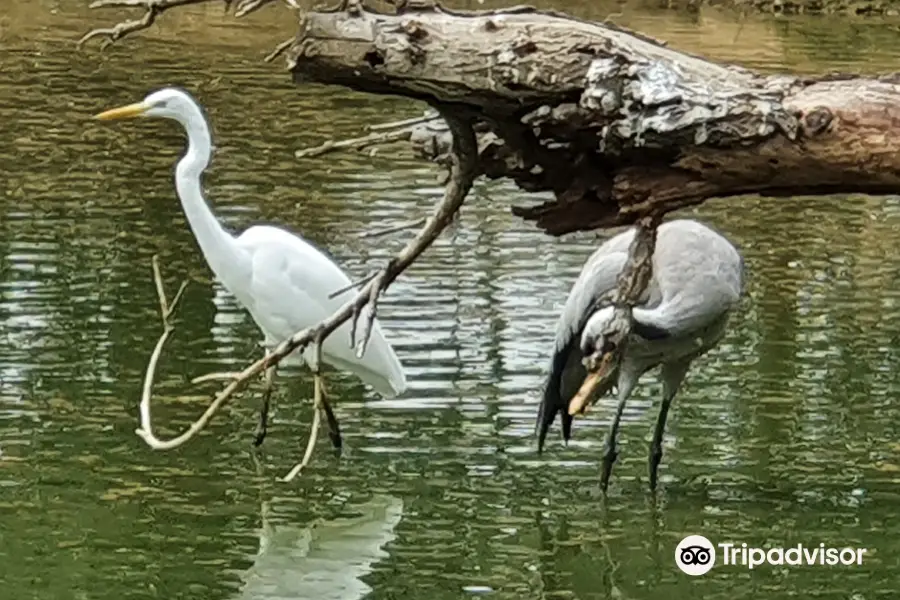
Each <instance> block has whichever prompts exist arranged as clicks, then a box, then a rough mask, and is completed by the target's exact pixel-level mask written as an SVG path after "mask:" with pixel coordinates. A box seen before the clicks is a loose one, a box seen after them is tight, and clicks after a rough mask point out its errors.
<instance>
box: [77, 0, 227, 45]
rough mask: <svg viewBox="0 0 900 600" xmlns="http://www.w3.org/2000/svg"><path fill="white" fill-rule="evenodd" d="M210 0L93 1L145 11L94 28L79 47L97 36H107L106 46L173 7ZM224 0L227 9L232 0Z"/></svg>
mask: <svg viewBox="0 0 900 600" xmlns="http://www.w3.org/2000/svg"><path fill="white" fill-rule="evenodd" d="M210 1H212V0H95V1H94V2H91V5H90V7H91V8H143V9H144V11H145V12H144V16H143V17H141V18H140V19H131V20H128V21H122V22H121V23H118V24H117V25H115V26H113V27H99V28H97V29H93V30H91V31H89V32H87V33H86V34H84V35H83V36H82V37H81V39H80V40H78V47H79V48H81V47H82V46H83V45H84V43H85V42H87V41H88V40H90V39H93V38H95V37H105V38H106V41H105V42H104V43H103V46H102V47H104V48H105V47H106V46H108V45H110V44H112V43H114V42H117V41H118V40H120V39H121V38H123V37H125V36H126V35H128V34H130V33H134V32H135V31H141V30H143V29H147V28H148V27H150V26H151V25H153V23H154V22H156V18H157V17H158V16H159V15H161V14H162V13H164V12H165V11H167V10H169V9H171V8H176V7H179V6H189V5H192V4H205V3H207V2H210ZM220 1H222V0H220ZM224 2H225V6H226V9H227V7H228V5H229V3H230V0H224Z"/></svg>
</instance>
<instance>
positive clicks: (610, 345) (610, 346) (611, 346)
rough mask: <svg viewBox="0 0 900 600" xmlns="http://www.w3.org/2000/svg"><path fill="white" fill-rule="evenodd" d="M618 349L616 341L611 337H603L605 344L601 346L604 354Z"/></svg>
mask: <svg viewBox="0 0 900 600" xmlns="http://www.w3.org/2000/svg"><path fill="white" fill-rule="evenodd" d="M615 349H616V343H615V342H614V341H612V340H611V339H609V338H603V344H601V346H600V352H601V353H602V354H608V353H610V352H613V351H614V350H615Z"/></svg>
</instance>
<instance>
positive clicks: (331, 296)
mask: <svg viewBox="0 0 900 600" xmlns="http://www.w3.org/2000/svg"><path fill="white" fill-rule="evenodd" d="M376 275H378V271H373V272H372V273H369V274H368V275H366V276H365V277H363V278H362V279H357V280H356V281H352V282H350V283H349V284H348V285H345V286H344V287H342V288H340V289H339V290H336V291H334V292H331V293H330V294H328V299H329V300H333V299H335V298H337V297H338V296H340V295H341V294H343V293H344V292H349V291H350V290H352V289H353V288H355V287H359V286H361V285H364V284H366V283H369V282H370V281H372V280H373V279H375V276H376Z"/></svg>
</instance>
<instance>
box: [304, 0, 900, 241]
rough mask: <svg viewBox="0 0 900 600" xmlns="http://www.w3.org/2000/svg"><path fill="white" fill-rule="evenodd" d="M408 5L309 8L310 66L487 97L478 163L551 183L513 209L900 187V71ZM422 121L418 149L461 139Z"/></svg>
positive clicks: (634, 205) (324, 79)
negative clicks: (702, 49) (733, 60)
mask: <svg viewBox="0 0 900 600" xmlns="http://www.w3.org/2000/svg"><path fill="white" fill-rule="evenodd" d="M397 13H398V14H383V13H380V12H377V11H375V10H373V9H371V8H363V7H361V6H360V5H359V4H357V3H350V5H349V7H348V8H345V9H342V10H336V11H334V12H312V13H307V14H306V15H305V18H304V20H303V23H302V27H301V32H300V34H299V36H298V39H297V41H296V42H295V43H294V44H293V45H292V46H291V47H290V48H289V49H288V50H287V55H288V58H289V61H290V68H291V70H292V72H293V75H294V78H295V80H296V81H297V82H302V81H315V82H319V83H328V84H339V85H344V86H347V87H350V88H353V89H356V90H360V91H365V92H371V93H380V94H396V95H402V96H407V97H411V98H417V99H421V100H425V101H429V102H431V103H439V104H441V105H443V106H445V107H452V106H454V105H456V106H459V107H462V108H465V109H466V111H467V112H471V111H473V110H474V111H475V112H476V114H477V115H478V117H479V120H480V121H481V129H482V133H481V134H480V136H479V149H480V156H479V164H480V168H481V172H482V173H483V174H484V175H486V176H487V177H490V178H502V177H508V178H510V179H512V180H514V181H515V182H516V183H517V184H518V185H519V186H520V187H521V188H523V189H525V190H528V191H546V190H549V191H552V192H553V193H554V195H555V200H554V201H552V202H549V203H545V204H543V205H540V206H537V207H534V206H532V207H517V208H515V209H514V212H515V213H516V214H518V215H520V216H522V217H524V218H526V219H530V220H534V221H536V222H537V224H538V225H539V226H540V227H542V228H543V229H544V230H546V231H547V232H549V233H551V234H556V235H559V234H563V233H567V232H572V231H576V230H589V229H595V228H598V227H608V226H613V225H624V224H630V223H635V222H636V221H637V220H638V219H639V218H640V217H641V216H642V215H646V214H650V213H654V212H657V211H662V212H668V211H670V210H673V209H676V208H679V207H683V206H688V205H692V204H697V203H700V202H702V201H703V200H705V199H707V198H710V197H725V196H733V195H736V194H753V193H758V194H763V195H768V196H788V195H800V194H831V193H838V192H862V193H869V194H884V193H900V152H898V150H900V142H898V139H900V137H898V136H897V135H894V134H895V133H897V132H898V127H900V85H898V84H897V82H898V81H900V78H898V77H896V76H894V75H890V76H884V77H882V78H878V79H866V78H856V77H853V76H829V77H823V78H819V79H815V78H804V77H796V76H788V75H762V74H758V73H755V72H753V71H750V70H747V69H743V68H740V67H737V66H732V65H722V64H717V63H714V62H711V61H708V60H705V59H703V58H700V57H697V56H692V55H689V54H686V53H683V52H679V51H677V50H674V49H671V48H667V47H666V46H665V44H663V43H661V42H658V41H656V40H653V39H649V38H646V37H643V36H640V35H639V34H636V33H633V32H628V31H625V30H623V29H622V28H620V27H617V26H614V25H612V24H609V23H593V22H586V21H581V20H578V19H575V18H572V17H567V16H564V15H559V14H555V13H549V12H545V11H537V10H534V9H531V8H528V7H517V8H511V9H507V10H504V11H493V12H481V13H463V12H458V11H451V10H448V9H445V8H441V7H440V6H437V5H432V4H421V5H417V6H411V4H410V3H405V4H401V5H400V6H399V7H398V9H397ZM422 128H423V129H421V130H420V131H419V132H418V134H417V135H414V140H415V141H416V146H417V148H418V150H419V152H420V153H421V154H422V155H423V156H427V157H429V158H432V159H435V158H439V157H440V156H441V155H442V154H443V153H444V151H445V149H446V147H447V146H448V143H449V138H447V137H446V136H445V135H444V134H442V132H441V129H440V128H439V127H437V128H435V127H434V126H433V125H423V126H422ZM485 129H486V131H484V130H485Z"/></svg>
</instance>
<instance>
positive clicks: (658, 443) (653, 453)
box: [650, 396, 672, 490]
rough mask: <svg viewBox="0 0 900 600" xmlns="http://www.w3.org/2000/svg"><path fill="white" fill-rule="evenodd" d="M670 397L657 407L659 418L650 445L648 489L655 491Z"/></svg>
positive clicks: (670, 402)
mask: <svg viewBox="0 0 900 600" xmlns="http://www.w3.org/2000/svg"><path fill="white" fill-rule="evenodd" d="M670 404H672V397H671V396H665V397H663V399H662V404H661V405H660V407H659V417H658V418H657V419H656V429H655V430H654V431H653V441H652V442H651V443H650V489H651V490H655V489H656V478H657V471H658V470H659V463H660V461H661V460H662V454H663V453H662V437H663V432H664V431H665V429H666V418H667V417H668V415H669V405H670Z"/></svg>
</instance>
